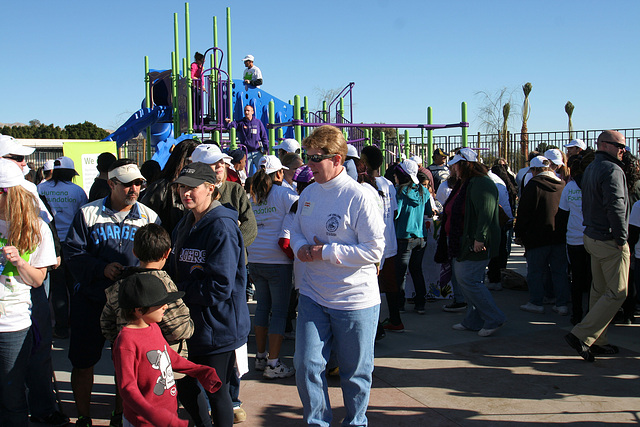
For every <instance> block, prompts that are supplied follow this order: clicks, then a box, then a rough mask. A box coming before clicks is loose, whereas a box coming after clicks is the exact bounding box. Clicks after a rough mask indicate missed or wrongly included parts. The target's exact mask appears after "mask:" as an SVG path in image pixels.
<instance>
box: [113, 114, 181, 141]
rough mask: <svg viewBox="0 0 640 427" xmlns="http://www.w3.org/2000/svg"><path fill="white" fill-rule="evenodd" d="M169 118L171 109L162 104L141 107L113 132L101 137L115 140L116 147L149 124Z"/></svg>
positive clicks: (133, 136)
mask: <svg viewBox="0 0 640 427" xmlns="http://www.w3.org/2000/svg"><path fill="white" fill-rule="evenodd" d="M170 120H171V109H170V108H169V107H166V106H164V105H159V106H155V107H153V108H141V109H139V110H138V111H136V112H135V113H134V114H133V115H132V116H131V117H129V120H127V121H126V122H124V124H123V125H122V126H120V127H119V128H118V129H117V130H116V131H115V132H114V133H112V134H111V135H109V136H108V137H106V138H105V139H103V141H115V142H116V144H117V145H118V147H120V146H121V145H122V144H124V143H125V142H127V141H128V140H130V139H132V138H135V137H136V136H138V134H139V133H140V132H142V131H144V130H145V129H146V128H147V127H148V126H151V125H153V124H155V123H158V122H160V121H170Z"/></svg>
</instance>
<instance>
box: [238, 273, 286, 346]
mask: <svg viewBox="0 0 640 427" xmlns="http://www.w3.org/2000/svg"><path fill="white" fill-rule="evenodd" d="M249 271H250V272H251V278H252V279H253V283H254V284H255V285H256V294H255V298H256V302H257V305H256V313H255V316H254V318H253V323H254V324H255V325H256V326H262V327H265V328H266V327H268V328H269V333H270V334H280V335H283V334H284V329H285V326H286V324H287V315H288V314H289V299H290V297H291V288H293V264H257V263H251V262H250V263H249ZM269 315H271V322H269Z"/></svg>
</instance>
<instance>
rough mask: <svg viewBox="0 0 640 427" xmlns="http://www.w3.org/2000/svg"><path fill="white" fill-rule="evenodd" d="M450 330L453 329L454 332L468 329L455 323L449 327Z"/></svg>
mask: <svg viewBox="0 0 640 427" xmlns="http://www.w3.org/2000/svg"><path fill="white" fill-rule="evenodd" d="M451 329H455V330H456V331H468V329H467V328H466V327H465V326H464V325H463V324H462V323H456V324H455V325H453V326H451Z"/></svg>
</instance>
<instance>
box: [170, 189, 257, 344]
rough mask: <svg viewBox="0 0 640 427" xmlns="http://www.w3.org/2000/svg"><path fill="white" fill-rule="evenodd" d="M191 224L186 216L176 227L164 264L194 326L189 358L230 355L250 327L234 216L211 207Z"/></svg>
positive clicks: (241, 251) (191, 217)
mask: <svg viewBox="0 0 640 427" xmlns="http://www.w3.org/2000/svg"><path fill="white" fill-rule="evenodd" d="M194 220H195V217H194V215H193V213H192V212H189V213H188V214H187V215H186V216H185V217H184V218H182V220H181V221H180V222H179V223H178V225H177V226H176V228H175V230H174V231H173V248H172V250H171V257H170V260H169V262H170V269H171V276H172V277H173V278H174V280H175V282H176V285H177V286H178V289H179V290H181V291H184V292H185V296H184V298H183V300H184V302H185V303H186V304H187V306H188V307H189V310H190V311H191V319H192V320H193V323H194V332H193V336H192V337H191V339H189V340H188V341H187V343H188V345H189V354H191V355H196V356H200V355H210V354H218V353H224V352H227V351H232V350H235V349H237V348H239V347H241V346H242V345H243V344H245V343H246V342H247V337H248V336H249V329H250V325H251V321H250V318H249V308H248V307H247V299H246V298H247V297H246V277H247V274H246V268H245V259H244V244H243V242H242V234H241V233H240V229H239V228H238V214H237V212H236V211H234V210H232V209H229V208H226V207H224V206H222V205H221V204H220V203H219V202H217V201H214V202H213V203H212V204H211V206H210V207H209V211H207V213H205V214H204V216H203V217H202V218H201V219H200V221H198V222H197V223H195V224H194Z"/></svg>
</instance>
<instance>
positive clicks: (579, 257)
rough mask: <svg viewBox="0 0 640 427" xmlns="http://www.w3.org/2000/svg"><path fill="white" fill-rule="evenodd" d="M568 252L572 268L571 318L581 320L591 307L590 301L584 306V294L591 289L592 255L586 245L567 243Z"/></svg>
mask: <svg viewBox="0 0 640 427" xmlns="http://www.w3.org/2000/svg"><path fill="white" fill-rule="evenodd" d="M567 253H568V254H569V263H570V267H569V268H570V270H571V307H572V313H571V320H573V321H577V322H580V321H581V320H582V318H583V317H584V315H585V314H586V312H587V310H588V307H589V305H588V303H587V306H586V307H584V306H583V295H584V294H585V293H586V294H588V293H589V289H591V280H592V277H591V256H590V255H589V253H588V252H587V251H586V249H585V248H584V245H576V246H574V245H567ZM587 300H588V298H587Z"/></svg>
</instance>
